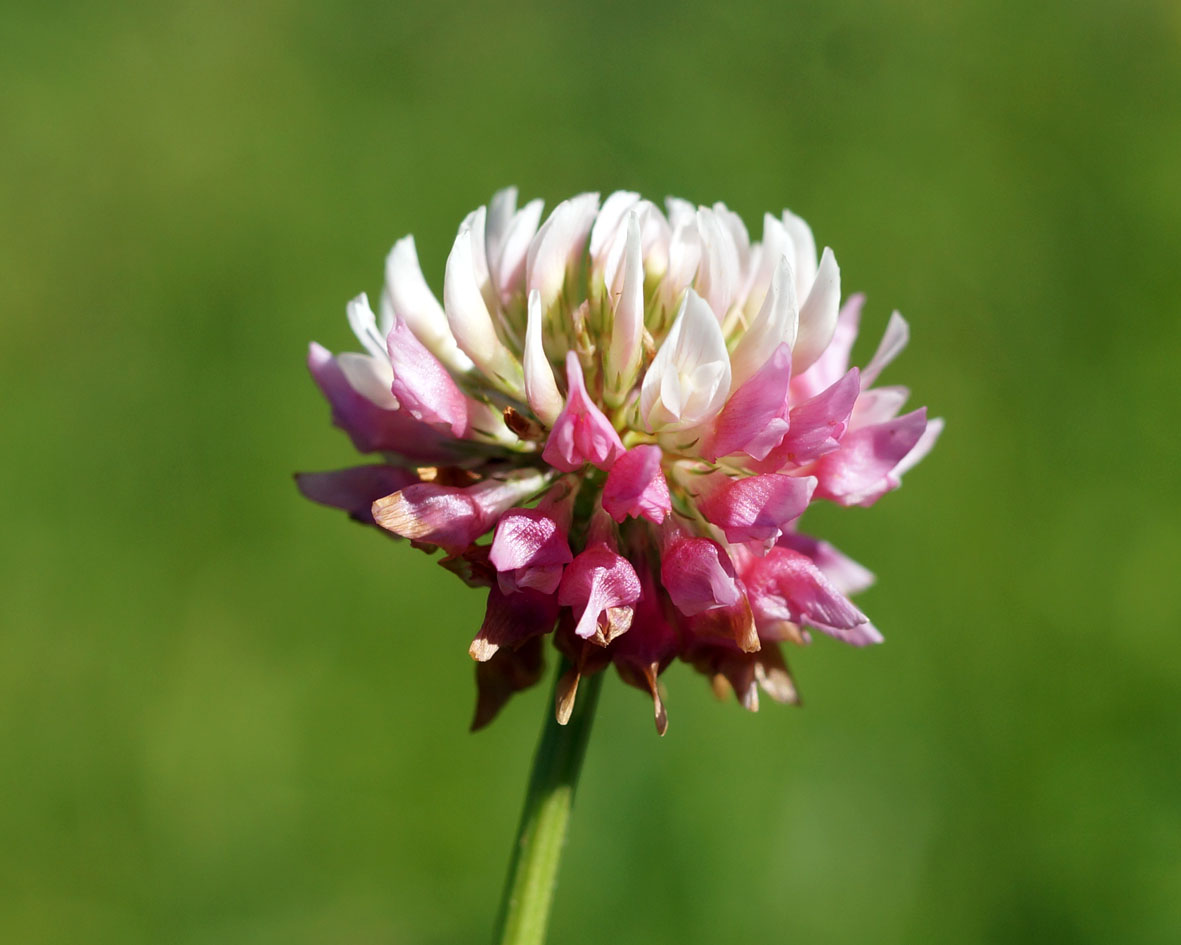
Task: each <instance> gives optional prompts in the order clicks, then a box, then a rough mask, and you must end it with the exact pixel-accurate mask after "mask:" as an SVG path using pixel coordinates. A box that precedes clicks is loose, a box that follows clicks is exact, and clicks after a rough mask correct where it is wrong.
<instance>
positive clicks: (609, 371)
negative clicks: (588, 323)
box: [605, 211, 644, 407]
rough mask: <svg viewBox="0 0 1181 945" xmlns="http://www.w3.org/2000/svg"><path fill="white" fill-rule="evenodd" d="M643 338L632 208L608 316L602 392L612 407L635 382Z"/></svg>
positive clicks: (641, 270) (637, 238)
mask: <svg viewBox="0 0 1181 945" xmlns="http://www.w3.org/2000/svg"><path fill="white" fill-rule="evenodd" d="M643 337H644V257H643V255H642V253H641V243H640V221H639V217H638V215H637V214H636V213H635V212H634V211H633V212H631V213H629V214H628V215H627V239H626V247H625V250H624V262H623V283H622V285H621V287H620V292H619V298H618V301H616V303H615V311H614V314H613V317H612V319H611V343H610V345H609V346H608V348H607V356H606V364H605V373H606V378H605V382H606V391H605V395H606V398H607V403H608V404H610V405H611V406H612V407H617V406H619V405H620V404H621V403H622V402H623V400H624V397H625V395H626V394H627V392H628V391H629V390H630V389H631V386H632V384H634V383H635V379H636V372H637V371H638V370H639V367H640V356H641V354H642V343H643Z"/></svg>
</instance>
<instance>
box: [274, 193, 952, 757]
mask: <svg viewBox="0 0 1181 945" xmlns="http://www.w3.org/2000/svg"><path fill="white" fill-rule="evenodd" d="M442 289H443V291H442V302H441V303H440V301H439V297H438V296H437V295H436V294H435V293H434V292H433V291H432V290H431V289H430V287H429V286H428V284H427V280H426V278H425V277H424V275H423V273H422V270H421V268H420V266H419V262H418V257H417V253H416V250H415V245H414V240H413V238H412V237H409V236H407V237H405V238H404V239H401V240H399V241H398V242H397V243H395V244H394V247H393V249H392V250H391V252H390V254H389V256H388V258H387V260H386V271H385V287H384V290H383V292H382V294H381V298H380V301H379V304H378V311H377V312H376V313H375V312H374V311H373V308H372V306H371V305H370V302H369V300H368V299H367V297H366V296H365V295H360V296H358V297H357V298H355V299H354V300H353V301H352V302H350V303H349V304H348V310H347V311H348V319H349V323H350V324H351V326H352V328H353V331H354V332H355V334H356V336H357V340H358V341H359V343H360V345H361V347H362V348H363V352H362V353H350V354H338V355H333V354H331V353H329V352H328V351H326V350H325V349H324V348H321V347H320V346H319V345H316V344H313V345H312V346H311V350H310V353H309V357H308V365H309V368H310V370H311V373H312V376H313V377H314V379H315V381H316V383H317V384H318V385H319V386H320V388H321V390H322V391H323V393H324V395H325V397H326V398H327V399H328V401H329V403H330V405H331V408H332V417H333V420H334V422H335V423H336V425H337V426H339V427H340V428H341V429H343V430H344V431H345V432H346V433H347V434H348V435H349V436H350V438H351V439H352V441H353V443H354V445H355V446H356V448H357V449H358V450H359V451H361V452H363V453H369V454H375V455H376V456H377V457H379V460H380V461H379V462H377V463H375V464H369V465H362V466H357V467H353V468H350V469H343V470H338V471H335V472H328V473H314V474H302V475H300V476H298V477H297V480H298V484H299V486H300V488H301V490H302V491H303V493H304V494H305V495H306V496H307V497H308V498H310V499H313V500H315V501H317V502H321V503H323V504H326V505H330V506H335V507H338V508H341V509H344V510H345V511H347V512H348V513H349V514H350V515H351V516H352V517H353V518H355V519H357V520H358V521H361V522H364V523H366V524H371V525H376V526H378V527H380V528H382V529H385V530H386V531H387V532H390V533H392V534H394V535H396V536H400V537H402V538H406V539H409V540H410V541H411V542H412V543H413V544H414V545H415V546H417V547H421V548H424V549H427V550H435V549H441V550H442V553H443V554H442V558H441V560H440V563H441V564H442V565H443V566H444V567H446V568H448V569H449V570H451V571H453V572H454V573H455V574H456V575H458V576H459V577H460V578H461V579H462V580H463V581H465V582H466V583H467V584H469V585H471V586H473V587H480V588H485V589H486V590H487V594H488V601H487V608H486V612H485V617H484V620H483V623H482V625H481V627H480V628H479V631H478V633H477V634H476V636H475V639H474V640H473V641H472V643H471V645H470V648H469V652H470V654H471V656H472V657H473V658H474V659H475V660H476V661H477V673H476V676H477V683H478V697H477V707H476V715H475V720H474V723H473V726H474V727H479V726H481V725H483V724H486V723H487V722H488V721H490V720H491V719H492V718H493V717H494V716H495V714H496V713H497V711H498V710H499V709H500V708H501V707H502V706H503V704H504V703H505V702H506V701H507V700H508V699H509V698H510V697H511V695H512V694H513V693H515V692H517V691H519V690H520V689H523V688H525V687H527V686H530V685H532V684H533V683H534V682H536V681H537V679H538V678H539V675H540V672H541V666H542V662H543V655H542V654H543V640H544V638H546V637H547V636H552V638H553V640H554V643H555V645H556V646H557V647H558V649H559V650H561V651H562V653H563V654H565V655H566V657H567V658H568V659H569V661H570V663H571V667H572V668H571V669H570V670H569V671H568V672H567V674H566V676H565V678H564V679H563V680H562V681H561V684H560V686H559V693H558V699H557V706H556V711H557V714H558V717H559V720H561V719H562V718H563V717H568V716H569V713H570V711H571V708H572V706H573V704H574V700H575V698H576V696H577V689H578V681H579V679H580V678H582V677H583V676H585V675H587V674H590V673H596V672H600V671H602V670H603V669H605V668H606V667H607V666H608V665H610V664H614V665H615V667H616V669H617V671H618V672H619V674H620V675H621V677H622V678H623V679H624V680H625V681H627V682H628V683H631V684H632V685H635V686H638V687H639V688H641V689H643V690H645V691H647V692H649V693H650V694H651V697H652V700H653V706H654V715H655V719H656V725H657V729H658V730H659V731H660V732H661V734H663V733H664V731H665V728H666V726H667V713H666V711H665V708H664V704H663V698H662V694H661V692H660V686H659V684H658V677H659V675H660V673H661V672H663V670H664V669H665V668H666V667H667V666H668V665H669V664H670V663H671V662H672V661H673V660H675V659H682V660H685V661H687V662H689V663H690V664H692V665H693V666H694V667H696V668H697V669H699V670H700V671H701V672H703V673H704V674H706V675H707V676H709V677H710V678H711V679H712V680H713V682H714V685H715V688H717V689H718V690H719V691H730V690H732V691H733V692H734V693H735V694H736V695H737V697H738V700H739V701H740V702H741V704H742V705H743V706H745V707H746V708H748V709H751V710H754V709H757V707H758V694H759V691H760V689H761V690H762V691H763V692H765V693H766V694H767V695H768V696H769V697H770V698H772V699H774V700H777V701H780V702H787V703H795V702H798V695H797V690H796V686H795V683H794V681H793V679H792V676H791V674H790V672H789V670H788V667H787V663H786V661H785V659H784V657H783V653H782V650H781V646H782V644H783V643H785V642H791V643H796V644H802V643H806V642H808V641H809V639H810V636H809V629H812V630H818V631H820V632H821V633H824V634H827V635H829V636H832V637H835V638H836V639H838V640H842V641H844V642H846V643H850V644H853V645H855V646H862V645H865V644H870V643H877V642H880V641H881V639H882V637H881V634H880V633H879V632H878V630H877V629H876V628H875V627H874V626H873V624H872V623H870V621H869V619H868V618H867V617H866V616H865V615H864V614H863V613H862V612H861V611H860V610H859V609H858V608H857V607H856V606H855V605H854V604H853V603H852V602H851V601H850V600H849V596H848V595H850V594H853V593H855V592H857V591H859V590H862V589H864V588H865V587H866V586H868V585H869V584H870V583H871V582H872V580H873V578H872V575H871V574H870V573H869V572H868V571H866V570H865V569H864V568H863V567H861V566H860V565H858V564H857V563H856V562H854V561H852V560H850V559H849V558H847V557H845V556H844V555H843V554H841V553H840V552H839V551H837V550H836V549H835V548H833V547H832V546H831V545H830V544H828V543H826V542H824V541H821V540H819V539H817V538H813V537H810V536H808V535H805V534H804V533H802V532H800V531H799V530H798V529H797V522H798V520H799V518H800V516H801V515H802V514H803V513H804V512H805V510H806V509H807V508H808V506H809V505H810V504H811V503H813V502H815V501H818V500H826V501H829V502H833V503H836V504H838V505H844V506H850V505H860V506H865V505H871V504H873V503H874V502H876V501H877V500H878V499H879V498H881V497H882V496H883V495H885V494H886V493H887V492H889V491H891V490H893V489H896V488H897V487H898V486H899V484H900V480H901V477H902V475H903V473H904V472H906V470H908V469H909V468H910V467H912V466H914V465H915V463H917V462H918V461H919V460H920V459H921V458H922V457H923V456H924V455H925V454H926V453H927V452H928V451H929V450H930V448H931V447H932V445H933V444H934V442H935V439H936V437H937V436H938V434H939V431H940V429H941V427H942V423H941V421H939V420H928V419H927V413H926V410H925V408H920V409H918V410H914V411H910V412H907V413H902V412H901V411H902V407H903V404H904V403H905V401H906V399H907V391H906V389H905V388H903V387H897V386H886V387H878V386H874V384H875V382H876V381H877V379H878V376H879V375H880V373H881V372H882V370H883V369H884V368H885V367H886V366H887V365H888V364H889V363H890V362H891V361H892V360H893V359H894V358H895V356H896V355H897V354H898V353H899V352H900V351H901V350H902V348H903V347H904V346H905V344H906V342H907V334H908V329H907V325H906V322H905V321H904V320H903V319H902V317H901V316H900V315H899V314H898V313H896V312H895V313H894V314H893V315H892V316H891V318H890V320H889V323H888V325H887V327H886V330H885V335H884V337H883V339H882V341H881V344H880V345H879V346H878V349H877V352H876V353H875V354H874V356H873V357H872V358H871V359H870V361H869V363H868V364H867V365H865V366H864V367H863V368H860V369H858V368H857V367H851V366H850V365H849V358H850V351H851V348H852V345H853V342H854V339H855V337H856V335H857V331H858V324H859V319H860V315H861V309H862V303H863V298H862V297H861V296H859V295H855V296H852V297H851V298H849V299H848V300H847V301H845V303H844V304H843V305H842V304H841V273H840V269H839V268H838V266H837V262H836V258H835V256H834V255H833V253H832V251H831V250H830V249H825V250H824V251H823V252H822V253H820V254H819V256H818V255H817V251H816V244H815V242H814V240H813V237H812V232H811V230H810V229H809V227H808V225H807V224H806V223H804V221H803V220H801V219H800V218H799V217H797V216H795V215H793V214H792V213H789V212H784V213H783V214H782V215H781V216H778V217H777V216H773V215H771V214H768V215H767V216H766V217H765V218H764V220H763V235H762V240H761V241H757V242H756V241H752V240H751V238H750V236H749V234H748V232H747V230H746V227H745V226H744V224H743V222H742V220H741V219H740V218H739V217H738V215H737V214H735V213H734V212H732V211H731V210H729V209H727V208H726V206H725V205H723V204H720V203H719V204H715V205H714V206H712V207H694V206H692V205H691V204H689V203H687V202H685V201H683V200H678V199H672V198H670V199H669V200H668V201H667V202H666V205H665V209H664V210H662V209H661V208H660V207H658V206H657V205H655V204H653V203H652V202H650V201H648V200H644V199H642V198H641V197H640V196H639V195H638V194H634V193H630V192H622V191H621V192H617V193H613V194H611V195H610V196H609V197H607V198H606V199H605V200H602V201H600V199H599V195H598V194H580V195H578V196H576V197H573V198H571V199H569V200H565V201H563V202H562V203H560V204H558V206H557V207H555V208H554V209H553V211H552V212H551V213H550V214H549V216H548V217H547V218H546V219H545V220H544V222H543V221H542V204H541V201H538V200H534V201H531V202H530V203H527V204H526V205H525V206H523V207H520V208H518V206H517V194H516V191H515V190H514V189H508V190H503V191H501V192H499V193H497V194H496V195H495V196H494V197H493V199H492V201H491V202H490V203H489V205H488V206H487V207H480V208H479V209H478V210H475V211H474V212H472V213H471V214H469V215H468V216H467V218H466V219H465V220H464V221H463V223H462V224H461V225H460V227H459V231H458V234H457V235H456V238H455V243H454V245H453V247H452V249H451V252H450V254H449V256H448V259H447V265H446V270H445V273H444V277H443V285H442Z"/></svg>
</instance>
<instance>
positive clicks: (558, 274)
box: [525, 194, 599, 311]
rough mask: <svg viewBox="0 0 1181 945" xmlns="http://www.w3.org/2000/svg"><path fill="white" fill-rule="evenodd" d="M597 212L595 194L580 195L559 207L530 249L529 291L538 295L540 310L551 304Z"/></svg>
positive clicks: (526, 264) (584, 242)
mask: <svg viewBox="0 0 1181 945" xmlns="http://www.w3.org/2000/svg"><path fill="white" fill-rule="evenodd" d="M598 209H599V195H598V194H579V195H578V196H577V197H571V198H570V199H569V200H563V201H562V202H561V203H560V204H558V205H557V206H556V207H555V208H554V211H553V213H551V214H550V216H549V219H548V220H546V221H545V223H544V224H542V227H541V229H540V230H538V231H537V236H535V237H534V238H533V242H532V243H531V244H530V246H529V254H528V257H527V259H526V263H525V282H526V286H527V288H528V290H529V291H530V292H532V291H533V290H535V289H536V290H537V291H538V292H539V293H540V294H541V307H542V310H543V311H544V310H546V309H548V308H549V307H550V306H551V305H553V303H554V300H555V299H556V298H557V297H558V296H559V295H560V294H561V292H562V286H563V284H564V283H565V281H566V271H567V270H568V269H569V268H570V266H571V264H572V263H573V262H574V260H576V259H577V258H578V256H579V255H580V254H581V253H582V250H583V248H584V247H585V245H586V238H587V236H588V234H589V233H590V228H591V224H592V223H593V222H594V219H595V213H596V212H597V211H598Z"/></svg>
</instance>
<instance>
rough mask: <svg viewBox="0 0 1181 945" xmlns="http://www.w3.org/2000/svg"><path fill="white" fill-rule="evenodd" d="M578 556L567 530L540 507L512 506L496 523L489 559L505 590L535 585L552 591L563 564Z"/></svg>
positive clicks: (537, 588) (540, 588) (537, 587)
mask: <svg viewBox="0 0 1181 945" xmlns="http://www.w3.org/2000/svg"><path fill="white" fill-rule="evenodd" d="M573 558H574V556H573V554H571V552H570V544H569V542H568V541H567V539H566V533H565V531H564V530H563V529H562V528H561V526H560V525H559V524H558V522H556V521H555V520H554V519H553V518H552V517H551V516H550V515H548V514H546V513H545V512H543V511H541V510H539V509H510V510H509V511H508V512H506V513H505V514H504V516H503V517H502V518H501V520H500V522H499V523H498V524H497V526H496V535H495V537H494V538H493V539H492V550H491V552H490V553H489V560H490V561H491V562H492V566H493V567H495V568H496V570H497V572H498V575H497V579H498V582H499V584H500V588H501V590H503V591H505V592H506V593H507V592H510V591H515V590H521V589H524V588H533V589H534V590H538V591H542V592H544V593H547V594H552V593H553V592H554V591H555V590H557V588H558V583H559V582H560V581H561V579H562V569H563V566H564V565H566V564H568V563H569V562H570V561H572V560H573Z"/></svg>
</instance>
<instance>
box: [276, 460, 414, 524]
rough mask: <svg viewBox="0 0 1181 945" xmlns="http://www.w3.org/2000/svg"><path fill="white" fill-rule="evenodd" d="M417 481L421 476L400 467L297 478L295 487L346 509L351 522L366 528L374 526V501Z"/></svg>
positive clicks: (356, 468)
mask: <svg viewBox="0 0 1181 945" xmlns="http://www.w3.org/2000/svg"><path fill="white" fill-rule="evenodd" d="M417 481H418V476H416V475H415V474H414V473H413V472H412V471H411V470H409V469H403V468H402V467H400V466H354V467H353V468H352V469H338V470H335V471H334V472H322V473H296V476H295V484H296V485H297V486H298V487H299V491H300V492H302V493H303V494H304V496H305V497H306V498H308V499H311V500H312V501H313V502H319V503H320V504H321V505H329V506H332V507H333V508H337V509H344V510H345V511H346V512H348V513H349V518H352V519H355V520H356V521H358V522H364V523H365V524H367V525H372V524H373V512H372V511H371V507H372V505H373V503H374V501H375V500H377V499H380V498H381V497H382V496H386V495H389V494H390V493H391V492H397V491H398V490H399V489H403V488H405V487H406V486H408V485H410V484H411V483H415V482H417Z"/></svg>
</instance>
